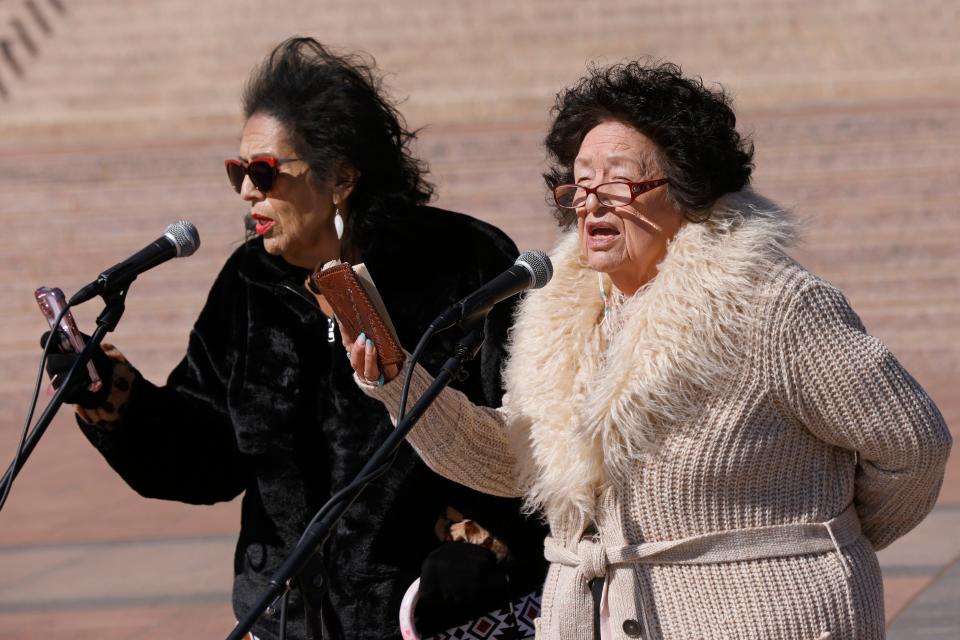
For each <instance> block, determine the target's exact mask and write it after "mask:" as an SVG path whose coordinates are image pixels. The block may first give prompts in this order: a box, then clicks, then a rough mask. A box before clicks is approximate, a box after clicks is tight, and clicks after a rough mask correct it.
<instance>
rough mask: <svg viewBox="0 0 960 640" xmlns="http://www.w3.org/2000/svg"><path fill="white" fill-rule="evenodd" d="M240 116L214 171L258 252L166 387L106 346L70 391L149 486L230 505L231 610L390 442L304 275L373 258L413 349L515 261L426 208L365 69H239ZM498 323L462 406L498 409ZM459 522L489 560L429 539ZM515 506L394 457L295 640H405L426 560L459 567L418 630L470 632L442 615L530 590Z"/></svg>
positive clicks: (473, 368) (532, 566)
mask: <svg viewBox="0 0 960 640" xmlns="http://www.w3.org/2000/svg"><path fill="white" fill-rule="evenodd" d="M244 115H245V116H246V125H245V127H244V130H243V136H242V140H241V143H240V153H239V155H238V157H237V158H236V159H231V160H228V161H227V163H226V164H227V170H228V175H229V177H230V180H231V183H232V184H233V186H234V188H235V189H236V190H237V192H238V193H239V194H240V196H241V197H242V198H243V200H245V201H246V202H247V204H248V205H249V206H250V213H249V217H248V228H249V230H250V231H251V239H249V240H248V241H247V242H246V243H245V244H244V245H243V246H241V247H240V248H239V249H238V250H237V251H236V252H235V253H234V254H233V255H232V256H231V257H230V259H229V260H228V261H227V263H226V264H225V265H224V267H223V270H222V271H221V273H220V275H219V276H218V277H217V280H216V282H215V283H214V285H213V288H212V290H211V291H210V294H209V297H208V300H207V303H206V305H205V307H204V309H203V311H202V312H201V314H200V317H199V318H198V320H197V322H196V325H195V327H194V329H193V331H192V333H191V335H190V342H189V346H188V349H187V354H186V357H184V359H183V361H182V362H180V364H179V365H178V366H177V367H176V369H174V371H173V372H172V373H171V374H170V377H169V379H168V380H167V383H166V385H164V386H157V385H155V384H153V383H151V382H150V381H148V380H145V379H144V378H143V377H142V376H141V375H140V374H139V373H138V372H137V371H136V369H134V368H133V367H132V366H131V365H130V364H129V363H128V362H127V361H126V360H125V359H124V358H123V356H122V355H121V354H120V353H119V352H117V351H116V350H115V349H113V348H112V347H109V346H105V349H104V352H105V353H103V354H98V355H97V358H96V359H97V360H99V362H98V366H99V367H100V368H101V370H103V369H107V370H112V380H113V384H112V385H105V387H104V389H103V391H102V392H100V393H99V394H97V395H91V394H89V392H86V391H84V390H83V389H85V386H84V385H83V384H82V383H81V384H78V385H76V388H75V389H73V390H71V393H70V397H71V398H72V401H73V402H75V403H76V404H77V405H78V418H79V423H80V426H81V428H82V430H83V432H84V433H85V434H86V436H87V437H88V438H89V439H90V441H91V442H92V443H93V444H94V446H96V447H97V449H99V450H100V452H101V453H102V454H103V455H104V457H105V458H106V459H107V461H108V462H109V463H110V465H111V466H112V467H113V468H114V469H115V470H116V471H117V472H118V473H119V474H120V475H121V476H122V477H123V479H124V480H126V482H127V483H128V484H129V485H130V486H131V487H133V488H134V489H135V490H136V491H137V492H139V493H140V494H142V495H144V496H147V497H152V498H162V499H167V500H178V501H182V502H188V503H193V504H211V503H214V502H219V501H224V500H232V499H233V498H235V497H237V496H238V495H241V494H242V495H243V507H242V515H241V523H240V535H239V540H238V542H237V549H236V556H235V560H234V572H235V581H234V588H233V605H234V611H235V613H236V615H237V617H238V618H242V617H243V616H244V614H245V613H246V611H247V610H248V609H249V608H250V607H251V606H252V605H253V603H254V602H256V600H257V599H258V597H259V596H260V595H261V594H262V593H263V592H264V591H265V588H266V584H267V581H268V579H269V578H270V577H271V576H272V575H273V574H274V572H275V570H276V569H277V567H278V566H279V564H280V563H281V562H282V561H283V560H284V559H285V558H286V557H287V556H288V554H289V553H290V551H291V550H292V548H293V547H294V545H295V544H296V542H297V540H298V539H299V537H300V535H301V533H302V532H303V530H304V528H305V526H306V525H307V523H308V522H309V521H310V519H311V517H312V516H313V515H314V513H315V512H316V511H317V509H318V508H319V507H320V506H321V505H322V504H323V503H324V502H326V501H327V499H328V498H329V497H330V496H331V495H332V494H333V493H335V492H336V491H338V490H339V489H341V488H342V487H344V486H345V485H346V484H347V483H349V482H350V481H351V480H352V479H353V478H354V476H355V475H356V474H357V472H358V471H359V470H360V468H361V467H362V466H363V464H364V463H365V462H366V460H367V459H368V457H369V456H370V455H371V453H372V452H373V451H374V450H375V448H376V447H377V446H378V444H379V443H380V442H381V441H382V440H383V439H384V438H385V437H386V436H387V435H388V434H389V432H390V431H391V429H392V427H391V424H390V420H389V418H388V416H387V414H386V412H385V411H384V409H383V407H382V406H381V405H380V404H379V403H378V402H376V401H373V400H370V399H368V398H367V397H366V396H364V395H363V394H362V393H361V392H360V391H359V390H358V389H357V387H356V385H355V384H354V383H353V380H352V377H351V376H352V373H353V371H352V369H351V367H350V363H349V362H348V360H347V358H346V356H345V355H344V352H343V347H342V346H341V339H340V336H339V332H338V330H337V326H336V323H335V321H334V320H333V319H331V318H327V317H326V316H325V315H324V314H323V313H322V312H321V310H320V309H319V308H318V307H317V306H316V302H315V301H314V299H313V298H312V296H311V295H310V294H309V293H308V292H307V291H306V290H305V289H304V287H303V286H302V283H303V282H304V280H305V277H306V275H307V274H308V273H309V271H310V270H311V269H313V268H314V267H315V266H317V265H321V264H323V263H324V262H326V261H329V260H332V259H337V258H340V259H343V260H346V261H349V262H354V263H355V262H361V261H362V262H364V263H365V264H366V266H367V268H368V269H369V271H370V273H371V275H372V277H373V279H374V281H375V282H376V284H377V287H378V289H379V291H380V293H381V294H382V296H383V299H384V302H385V304H386V306H387V308H388V310H389V313H390V316H391V318H392V319H393V321H394V323H395V325H396V329H397V333H398V335H399V337H400V340H401V342H402V344H403V346H404V347H405V348H406V349H407V350H412V348H413V346H414V345H415V344H416V342H417V340H418V338H419V336H420V335H421V333H422V332H423V331H424V330H425V328H426V326H427V324H428V323H429V322H430V321H431V320H432V319H433V318H434V317H435V316H436V315H437V314H438V313H439V312H440V311H441V310H443V309H444V308H445V307H446V306H447V305H449V304H451V303H453V302H455V301H456V300H458V299H460V298H462V297H463V296H465V295H466V294H468V293H470V292H472V291H473V290H475V289H476V288H478V287H479V286H480V285H482V284H483V283H484V282H486V281H488V280H490V279H491V278H493V277H494V276H496V275H497V274H499V273H501V272H502V271H503V270H504V269H506V268H508V267H509V266H510V265H511V264H512V263H513V260H514V258H515V257H516V253H517V252H516V247H515V246H514V244H513V243H512V242H511V240H510V239H509V238H508V237H507V236H506V235H504V234H503V233H502V232H501V231H499V230H498V229H496V228H494V227H492V226H490V225H488V224H485V223H483V222H480V221H478V220H475V219H473V218H470V217H468V216H465V215H462V214H457V213H452V212H447V211H440V210H438V209H434V208H431V207H427V206H425V203H426V202H427V201H428V199H429V198H430V197H431V195H432V188H431V187H430V185H429V184H427V183H426V182H425V181H424V180H423V177H422V167H421V166H420V163H419V162H418V161H417V160H416V159H414V158H413V157H412V156H411V155H410V153H409V151H408V147H407V145H408V143H409V142H410V141H411V140H412V138H413V134H411V133H410V132H408V131H406V130H405V128H404V125H403V121H402V119H401V117H400V115H399V114H398V113H397V111H396V110H395V109H394V107H393V106H392V105H391V104H390V103H389V102H388V101H387V100H386V99H385V98H384V97H383V96H382V95H381V93H380V86H379V80H378V78H377V76H376V75H375V73H374V72H373V70H372V68H371V66H369V65H368V64H366V63H365V62H364V61H363V60H362V59H360V58H357V57H354V56H336V55H333V54H332V53H330V52H329V51H328V50H327V49H325V48H324V47H323V46H322V45H320V44H319V43H317V42H316V41H314V40H311V39H306V38H297V39H291V40H288V41H286V42H284V43H282V44H281V45H280V46H278V47H277V48H276V49H275V50H274V52H273V53H272V54H271V55H270V56H269V57H268V58H267V59H266V60H265V61H264V63H263V64H262V65H261V66H260V67H259V68H257V69H256V70H255V71H254V73H253V74H252V76H251V78H250V81H249V82H248V84H247V87H246V90H245V93H244ZM509 317H510V309H509V308H500V307H498V308H496V309H494V311H493V313H492V314H491V315H490V317H489V318H488V321H487V326H486V336H487V338H486V343H485V345H484V347H483V349H482V351H481V352H480V354H479V355H478V357H477V358H476V359H475V360H473V362H472V363H471V364H470V367H469V376H468V377H467V378H466V379H465V380H463V381H461V382H457V383H454V384H455V386H457V387H459V388H460V389H461V390H462V391H464V392H465V393H467V395H469V396H470V398H471V399H472V400H473V401H474V402H478V403H481V404H486V405H490V406H496V405H498V404H499V402H500V396H501V386H500V375H499V372H500V366H501V359H502V357H503V353H504V348H503V342H504V340H505V337H506V331H507V327H508V323H509V319H510V318H509ZM458 337H459V336H458V335H457V333H456V332H446V333H444V334H442V335H440V336H438V337H437V338H436V339H434V340H433V342H432V343H431V346H430V348H429V349H428V352H427V354H426V357H425V358H424V360H423V362H424V363H425V364H426V366H427V368H428V369H431V370H432V371H433V372H434V373H436V371H437V369H438V368H439V366H440V365H441V364H442V363H443V362H444V360H445V358H446V357H447V355H448V354H450V353H451V351H452V348H453V345H454V344H455V343H456V341H457V339H458ZM104 378H105V379H111V376H110V375H109V374H108V375H105V376H104ZM454 513H459V514H462V516H463V517H464V518H467V519H470V520H472V521H475V522H476V523H478V524H479V525H480V526H481V527H483V528H484V529H486V530H487V531H488V532H489V533H490V535H491V536H492V537H491V538H489V540H488V542H490V541H494V542H495V545H494V546H495V547H496V549H497V550H498V551H500V553H499V555H498V556H494V553H493V551H489V550H487V549H484V548H482V547H476V546H468V545H466V544H464V543H461V542H447V543H441V541H440V538H441V537H447V534H448V533H449V528H448V525H449V522H448V521H447V520H445V518H447V519H449V518H450V517H451V516H450V514H454ZM518 514H519V509H518V503H517V502H516V501H514V500H507V499H500V498H493V497H490V496H483V495H480V494H477V493H474V492H472V491H469V490H466V489H464V488H463V487H460V486H458V485H456V484H454V483H451V482H449V481H447V480H445V479H443V478H441V477H440V476H438V475H435V474H434V473H433V472H431V471H429V470H428V469H427V468H426V467H425V466H424V465H423V463H422V462H420V460H419V459H418V458H417V456H416V455H415V454H414V453H413V451H412V449H410V448H409V447H408V446H407V445H406V444H404V445H403V448H402V449H401V450H400V452H399V455H398V457H397V459H396V461H395V462H394V464H393V466H392V468H391V469H390V471H389V472H388V473H386V474H385V475H384V476H382V477H381V478H379V479H378V480H376V481H375V482H373V483H372V484H371V485H370V486H369V487H368V488H367V489H366V490H365V491H364V492H363V493H362V494H361V496H360V498H359V499H358V500H357V501H356V502H355V503H354V505H353V506H352V507H351V508H350V509H349V511H348V512H347V513H346V515H345V517H344V518H343V519H342V520H341V521H340V522H339V524H338V525H337V527H336V528H335V530H334V531H333V533H332V535H331V537H330V539H329V541H328V543H327V545H326V546H325V547H324V549H323V554H322V557H318V558H317V559H315V561H314V562H312V563H311V565H310V566H309V567H308V568H307V570H306V571H305V575H301V576H300V579H299V581H298V584H297V586H298V588H297V589H296V590H294V592H293V593H292V594H291V597H290V602H289V609H288V629H287V637H288V638H304V637H320V636H321V635H322V636H323V637H328V638H336V639H339V638H345V639H351V640H352V639H358V640H359V639H373V638H377V639H379V638H399V629H398V622H397V612H398V608H399V603H400V599H401V597H402V595H403V592H404V591H405V590H406V588H407V586H408V585H409V584H410V583H411V581H413V580H414V578H416V577H417V576H418V575H420V574H421V572H422V564H423V562H424V560H425V559H426V558H428V556H429V557H431V558H433V559H435V560H436V561H434V562H432V563H431V562H428V563H427V567H434V568H436V567H437V566H440V567H441V568H442V567H455V568H456V569H457V574H456V576H455V577H454V575H453V574H448V573H445V572H444V571H442V570H441V571H439V577H437V578H434V579H433V580H432V581H430V580H428V579H427V578H426V577H425V578H424V583H423V592H424V593H425V601H424V602H423V603H422V606H421V610H422V612H423V613H425V615H424V616H422V617H421V622H422V625H423V627H425V628H428V629H430V628H432V629H433V630H434V631H436V630H439V629H440V628H442V627H443V626H444V625H445V624H448V623H455V622H462V621H463V620H455V619H451V618H450V617H449V616H447V617H446V618H445V617H444V614H451V613H453V614H454V616H453V617H454V618H455V617H456V616H457V615H466V614H468V613H470V614H471V615H474V614H476V613H478V611H476V608H477V607H479V608H480V611H487V610H489V609H494V608H499V607H501V606H503V605H504V604H505V603H506V602H507V601H508V600H509V599H510V598H516V597H517V596H520V595H523V594H525V593H527V592H530V591H533V590H536V589H538V588H539V586H540V584H541V582H542V578H543V575H544V570H545V567H544V566H543V564H542V559H541V558H542V554H541V547H542V541H543V535H544V529H543V528H542V526H541V525H540V524H539V523H534V522H527V521H526V520H524V519H523V518H521V517H520V516H519V515H518ZM457 517H459V516H456V517H454V519H456V518H457ZM504 545H505V549H506V550H507V553H506V557H505V558H504V557H503V556H504V554H503V553H502V550H503V548H504ZM488 546H491V545H488ZM432 552H433V555H432V556H431V553H432ZM427 573H428V574H430V573H431V571H427ZM434 573H436V572H434ZM431 575H432V574H431ZM508 582H509V584H508ZM431 594H432V595H431ZM431 600H432V602H431ZM465 604H470V605H473V606H474V609H475V610H474V611H473V612H472V613H471V612H470V611H468V609H467V608H463V607H462V605H465ZM431 605H432V606H431ZM458 607H459V608H458ZM431 611H432V612H433V615H432V616H431V615H430V612H431ZM225 622H226V621H225ZM226 626H228V625H226ZM279 631H280V630H279V624H278V616H276V615H274V616H272V617H271V616H265V617H264V618H262V619H261V620H260V622H259V623H258V624H257V626H256V627H255V629H254V633H255V634H256V637H258V638H260V639H261V640H267V639H270V638H275V637H277V636H278V635H279ZM521 637H522V634H521Z"/></svg>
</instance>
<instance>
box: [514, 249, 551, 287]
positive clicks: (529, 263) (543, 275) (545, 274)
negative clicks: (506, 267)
mask: <svg viewBox="0 0 960 640" xmlns="http://www.w3.org/2000/svg"><path fill="white" fill-rule="evenodd" d="M514 264H518V265H521V266H523V267H525V268H526V269H527V271H529V272H530V275H531V276H532V277H533V284H532V285H530V288H531V289H539V288H540V287H543V286H544V285H546V284H547V283H548V282H550V278H552V277H553V263H552V262H550V258H549V257H548V256H547V254H545V253H544V252H543V251H524V252H523V253H521V254H520V256H519V257H518V258H517V261H516V262H515V263H514Z"/></svg>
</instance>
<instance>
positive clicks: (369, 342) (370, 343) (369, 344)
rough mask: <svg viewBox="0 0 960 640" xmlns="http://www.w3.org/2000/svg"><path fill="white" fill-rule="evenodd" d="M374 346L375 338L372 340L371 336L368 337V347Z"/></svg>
mask: <svg viewBox="0 0 960 640" xmlns="http://www.w3.org/2000/svg"><path fill="white" fill-rule="evenodd" d="M372 346H373V340H371V339H370V338H367V349H369V348H370V347H372Z"/></svg>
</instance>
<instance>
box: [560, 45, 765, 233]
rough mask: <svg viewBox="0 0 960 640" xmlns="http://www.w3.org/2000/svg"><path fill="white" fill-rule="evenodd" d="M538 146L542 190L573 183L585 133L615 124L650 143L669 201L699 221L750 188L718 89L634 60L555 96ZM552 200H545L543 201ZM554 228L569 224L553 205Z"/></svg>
mask: <svg viewBox="0 0 960 640" xmlns="http://www.w3.org/2000/svg"><path fill="white" fill-rule="evenodd" d="M551 113H552V114H554V121H553V124H552V125H551V127H550V132H549V133H548V134H547V139H546V147H547V152H548V154H549V159H550V161H551V165H552V166H551V167H550V169H549V170H548V172H547V173H545V174H544V176H543V177H544V180H546V183H547V186H548V187H549V188H550V189H552V188H553V187H554V186H556V185H558V184H565V183H570V182H573V162H574V160H575V159H576V157H577V153H578V151H579V150H580V144H581V142H583V138H584V137H585V136H586V135H587V133H588V132H589V131H590V130H591V129H592V128H593V127H595V126H597V125H598V124H600V123H601V122H604V121H608V120H615V121H619V122H622V123H623V124H626V125H629V126H631V127H634V128H635V129H637V130H638V131H640V132H641V133H643V134H644V135H645V136H646V137H648V138H649V139H650V140H651V141H653V143H654V144H655V145H656V146H657V149H658V151H659V153H658V157H657V162H658V164H659V166H660V169H661V170H663V172H664V174H665V177H667V178H669V180H670V184H669V186H668V189H669V194H670V198H671V202H672V203H673V205H674V206H675V207H676V208H677V210H679V211H681V212H682V213H683V214H684V216H685V217H686V218H687V219H688V220H690V221H693V222H702V221H704V220H705V219H706V218H707V217H708V216H709V209H710V207H711V206H713V204H714V202H716V201H717V199H718V198H719V197H720V196H722V195H724V194H726V193H731V192H735V191H739V190H740V189H742V188H743V187H744V186H746V185H748V184H749V183H750V173H751V171H752V170H753V145H752V144H751V143H750V141H749V140H748V139H745V138H743V137H741V135H740V134H739V133H738V132H737V130H736V128H735V127H736V123H737V119H736V116H735V115H734V114H733V110H732V109H731V108H730V99H729V98H728V97H727V95H726V94H725V93H724V92H723V90H722V88H721V89H718V90H710V89H708V88H706V87H704V86H703V81H702V80H701V79H699V78H697V79H691V78H686V77H684V76H683V74H682V73H681V71H680V67H678V66H677V65H675V64H671V63H644V62H641V61H634V62H629V63H621V64H615V65H612V66H609V67H604V68H601V67H592V68H591V69H590V70H589V71H588V73H587V75H586V76H585V77H583V78H581V79H580V80H579V81H578V82H577V84H575V85H574V86H573V87H571V88H569V89H565V90H564V91H561V92H560V93H559V94H557V100H556V104H555V105H554V107H553V110H552V112H551ZM551 201H552V199H551ZM554 217H555V218H556V219H557V222H559V223H560V225H561V226H562V227H565V228H566V227H569V226H570V225H571V224H573V222H574V221H575V220H576V214H575V213H574V212H572V211H570V210H566V209H559V208H557V209H556V210H555V212H554Z"/></svg>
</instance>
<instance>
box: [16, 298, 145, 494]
mask: <svg viewBox="0 0 960 640" xmlns="http://www.w3.org/2000/svg"><path fill="white" fill-rule="evenodd" d="M127 287H129V284H128V285H127ZM127 287H124V288H123V289H118V290H114V291H111V292H110V293H107V294H104V295H103V300H104V302H106V303H107V306H106V307H105V308H104V310H103V311H102V312H101V313H100V315H99V316H98V317H97V328H96V330H95V331H94V332H93V335H92V336H90V340H88V341H87V344H86V345H84V347H83V350H82V351H81V352H80V353H79V355H78V356H77V359H76V360H75V361H74V363H73V366H71V367H70V370H69V371H67V375H66V376H64V378H63V381H62V382H61V383H60V388H59V389H57V391H56V393H54V394H53V398H51V399H50V403H49V404H48V405H47V407H46V409H44V410H43V413H42V414H41V415H40V418H39V419H38V420H37V423H36V425H35V426H34V427H33V430H32V431H31V432H30V434H29V436H28V437H27V440H26V441H25V442H24V443H23V448H22V449H21V451H20V455H19V456H18V457H17V459H16V461H15V463H12V464H11V465H10V467H8V468H7V471H6V473H4V474H3V479H2V480H0V495H3V493H4V492H5V491H7V490H8V487H9V486H10V485H12V484H13V480H14V479H15V478H16V477H17V474H18V473H20V469H22V468H23V465H24V464H25V463H26V462H27V458H29V457H30V454H31V453H32V452H33V449H34V448H35V447H36V446H37V443H38V442H40V438H41V437H43V434H44V433H45V432H46V430H47V427H49V426H50V423H51V422H52V421H53V418H54V416H56V415H57V411H59V410H60V406H61V405H63V394H64V393H66V390H67V387H68V386H69V383H70V381H71V380H72V379H73V377H74V376H75V375H77V372H78V371H80V370H81V369H83V368H84V367H86V366H87V362H89V361H90V358H91V357H92V356H93V350H94V349H99V348H100V343H101V342H102V341H103V338H104V336H105V335H107V333H108V332H110V331H113V330H114V329H116V328H117V323H119V322H120V317H121V316H123V312H124V309H125V308H126V307H125V306H124V300H125V299H126V297H127ZM49 339H50V340H53V332H52V331H51V333H50V338H49ZM103 383H104V384H110V381H109V380H104V381H103Z"/></svg>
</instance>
